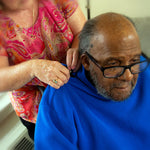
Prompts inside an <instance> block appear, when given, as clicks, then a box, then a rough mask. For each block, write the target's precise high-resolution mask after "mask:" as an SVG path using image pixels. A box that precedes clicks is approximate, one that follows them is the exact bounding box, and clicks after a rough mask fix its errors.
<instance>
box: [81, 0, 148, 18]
mask: <svg viewBox="0 0 150 150" xmlns="http://www.w3.org/2000/svg"><path fill="white" fill-rule="evenodd" d="M78 1H79V4H80V6H81V8H82V10H83V12H84V14H86V9H85V6H86V3H87V0H78ZM90 7H91V17H95V16H97V15H99V14H101V13H105V12H110V11H111V12H117V13H121V14H125V15H127V16H129V17H143V16H144V17H146V16H150V0H90Z"/></svg>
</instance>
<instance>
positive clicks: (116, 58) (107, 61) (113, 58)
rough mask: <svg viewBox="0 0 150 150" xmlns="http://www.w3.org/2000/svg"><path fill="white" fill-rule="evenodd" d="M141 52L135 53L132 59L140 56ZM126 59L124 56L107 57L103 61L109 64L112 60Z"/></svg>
mask: <svg viewBox="0 0 150 150" xmlns="http://www.w3.org/2000/svg"><path fill="white" fill-rule="evenodd" d="M140 56H141V54H136V55H134V56H133V57H132V58H131V59H134V58H140ZM123 59H124V57H123V56H122V57H121V56H119V57H109V58H106V59H105V60H104V61H103V64H107V63H109V62H110V61H119V62H120V61H122V60H123Z"/></svg>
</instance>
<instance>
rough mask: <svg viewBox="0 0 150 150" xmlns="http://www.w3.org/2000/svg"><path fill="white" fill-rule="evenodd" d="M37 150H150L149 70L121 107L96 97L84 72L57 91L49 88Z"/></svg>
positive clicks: (37, 134) (43, 102)
mask: <svg viewBox="0 0 150 150" xmlns="http://www.w3.org/2000/svg"><path fill="white" fill-rule="evenodd" d="M35 150H150V67H149V68H148V69H147V70H146V71H145V72H143V73H140V74H139V78H138V82H137V85H136V87H135V89H134V91H133V93H132V95H131V96H130V97H129V98H128V99H126V100H125V101H122V102H114V101H112V100H108V99H105V98H104V97H102V96H100V95H99V94H97V91H96V89H95V87H94V86H93V85H92V84H91V83H90V82H89V81H88V80H87V78H86V76H85V70H84V68H83V67H81V68H80V70H79V71H78V72H77V73H75V74H74V77H71V78H70V80H69V82H68V83H67V84H65V85H64V86H63V87H61V88H60V89H59V90H55V89H54V88H52V87H50V86H48V87H47V89H46V90H45V92H44V95H43V98H42V100H41V103H40V108H39V114H38V118H37V123H36V130H35Z"/></svg>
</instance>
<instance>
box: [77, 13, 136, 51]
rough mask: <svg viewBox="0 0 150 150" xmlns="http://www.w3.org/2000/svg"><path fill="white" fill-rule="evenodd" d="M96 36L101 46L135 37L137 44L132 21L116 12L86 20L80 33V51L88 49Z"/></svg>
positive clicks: (114, 44) (109, 45)
mask: <svg viewBox="0 0 150 150" xmlns="http://www.w3.org/2000/svg"><path fill="white" fill-rule="evenodd" d="M98 38H99V42H102V44H101V45H100V46H101V48H104V47H105V48H106V47H107V48H110V47H111V45H112V44H113V46H118V44H117V43H122V44H125V43H124V42H128V39H129V40H132V39H135V38H136V40H137V41H138V44H139V39H138V35H137V32H136V29H135V27H134V25H133V23H132V22H131V21H130V20H129V19H128V18H127V17H125V16H123V15H121V14H117V13H105V14H102V15H99V16H97V17H95V18H93V19H91V20H89V21H87V23H86V24H85V26H84V28H83V30H82V32H81V34H80V44H79V49H80V53H81V54H82V53H84V52H85V51H90V49H91V47H93V44H92V43H93V42H92V41H93V40H95V39H98ZM136 44H137V43H136ZM122 46H123V45H122Z"/></svg>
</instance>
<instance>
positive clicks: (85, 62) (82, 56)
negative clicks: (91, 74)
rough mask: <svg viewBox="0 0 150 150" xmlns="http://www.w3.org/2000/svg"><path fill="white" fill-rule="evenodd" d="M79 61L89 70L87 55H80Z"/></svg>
mask: <svg viewBox="0 0 150 150" xmlns="http://www.w3.org/2000/svg"><path fill="white" fill-rule="evenodd" d="M81 63H82V65H83V67H84V68H85V70H87V71H89V66H90V63H89V59H88V57H87V56H86V55H85V54H82V55H81Z"/></svg>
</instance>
